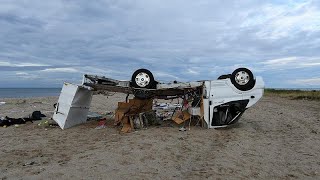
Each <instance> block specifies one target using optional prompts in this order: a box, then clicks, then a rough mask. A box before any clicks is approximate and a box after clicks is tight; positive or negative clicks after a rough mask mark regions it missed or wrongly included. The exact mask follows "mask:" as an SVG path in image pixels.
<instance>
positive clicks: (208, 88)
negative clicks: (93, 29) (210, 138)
mask: <svg viewBox="0 0 320 180" xmlns="http://www.w3.org/2000/svg"><path fill="white" fill-rule="evenodd" d="M92 91H109V92H121V93H126V94H133V95H134V96H135V97H137V98H139V99H150V98H155V99H174V98H182V99H185V98H186V97H192V99H193V102H192V103H191V107H189V109H190V110H191V111H189V112H191V114H192V112H200V113H198V114H197V115H199V116H200V117H201V118H202V119H203V120H204V122H205V124H206V127H207V128H216V127H221V126H228V125H231V124H234V123H236V122H237V121H238V120H239V118H240V117H241V115H242V114H243V113H244V112H245V110H246V109H247V108H249V107H251V106H252V105H254V104H255V103H256V102H257V101H258V100H259V99H260V98H261V97H262V96H263V92H264V82H263V79H262V78H261V77H256V78H255V77H254V76H253V74H252V72H251V71H250V70H249V69H246V68H238V69H236V70H235V71H234V72H233V73H232V74H227V75H222V76H220V77H219V78H218V79H217V80H203V81H195V82H176V81H174V82H171V83H161V82H158V81H156V80H155V78H154V76H153V74H152V73H151V72H150V71H149V70H147V69H139V70H137V71H135V72H134V73H133V75H132V77H131V80H130V81H118V80H115V79H111V78H106V77H102V76H96V75H84V78H83V82H82V84H81V85H73V84H68V83H65V84H64V86H63V89H62V92H61V95H60V98H59V101H58V103H57V106H56V110H55V113H54V115H53V119H54V120H55V121H57V122H58V124H59V125H60V127H61V128H62V129H64V128H68V127H71V126H73V125H76V124H80V123H83V122H85V121H86V118H87V113H88V111H89V107H90V103H91V97H92ZM197 109H198V110H197ZM194 110H195V111H194Z"/></svg>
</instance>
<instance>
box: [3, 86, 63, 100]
mask: <svg viewBox="0 0 320 180" xmlns="http://www.w3.org/2000/svg"><path fill="white" fill-rule="evenodd" d="M60 92H61V88H0V98H28V97H47V96H59V95H60Z"/></svg>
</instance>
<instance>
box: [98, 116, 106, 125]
mask: <svg viewBox="0 0 320 180" xmlns="http://www.w3.org/2000/svg"><path fill="white" fill-rule="evenodd" d="M103 125H106V118H103V119H100V120H99V123H98V126H103Z"/></svg>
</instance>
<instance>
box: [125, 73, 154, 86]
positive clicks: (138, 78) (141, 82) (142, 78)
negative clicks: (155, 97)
mask: <svg viewBox="0 0 320 180" xmlns="http://www.w3.org/2000/svg"><path fill="white" fill-rule="evenodd" d="M155 85H156V82H155V80H154V78H153V75H152V73H151V72H150V71H149V70H147V69H138V70H136V71H135V72H134V73H133V75H132V77H131V86H132V87H135V88H144V89H154V88H155Z"/></svg>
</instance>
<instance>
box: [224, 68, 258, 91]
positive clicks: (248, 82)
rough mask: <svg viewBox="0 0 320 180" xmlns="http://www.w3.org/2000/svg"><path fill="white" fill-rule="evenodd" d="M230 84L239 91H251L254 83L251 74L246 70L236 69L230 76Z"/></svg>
mask: <svg viewBox="0 0 320 180" xmlns="http://www.w3.org/2000/svg"><path fill="white" fill-rule="evenodd" d="M230 79H231V82H232V84H233V85H234V86H235V87H236V88H237V89H239V90H241V91H248V90H250V89H252V88H253V87H254V85H255V83H256V80H255V79H254V77H253V74H252V72H251V71H250V70H249V69H247V68H238V69H236V70H234V71H233V73H232V74H231V78H230Z"/></svg>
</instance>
